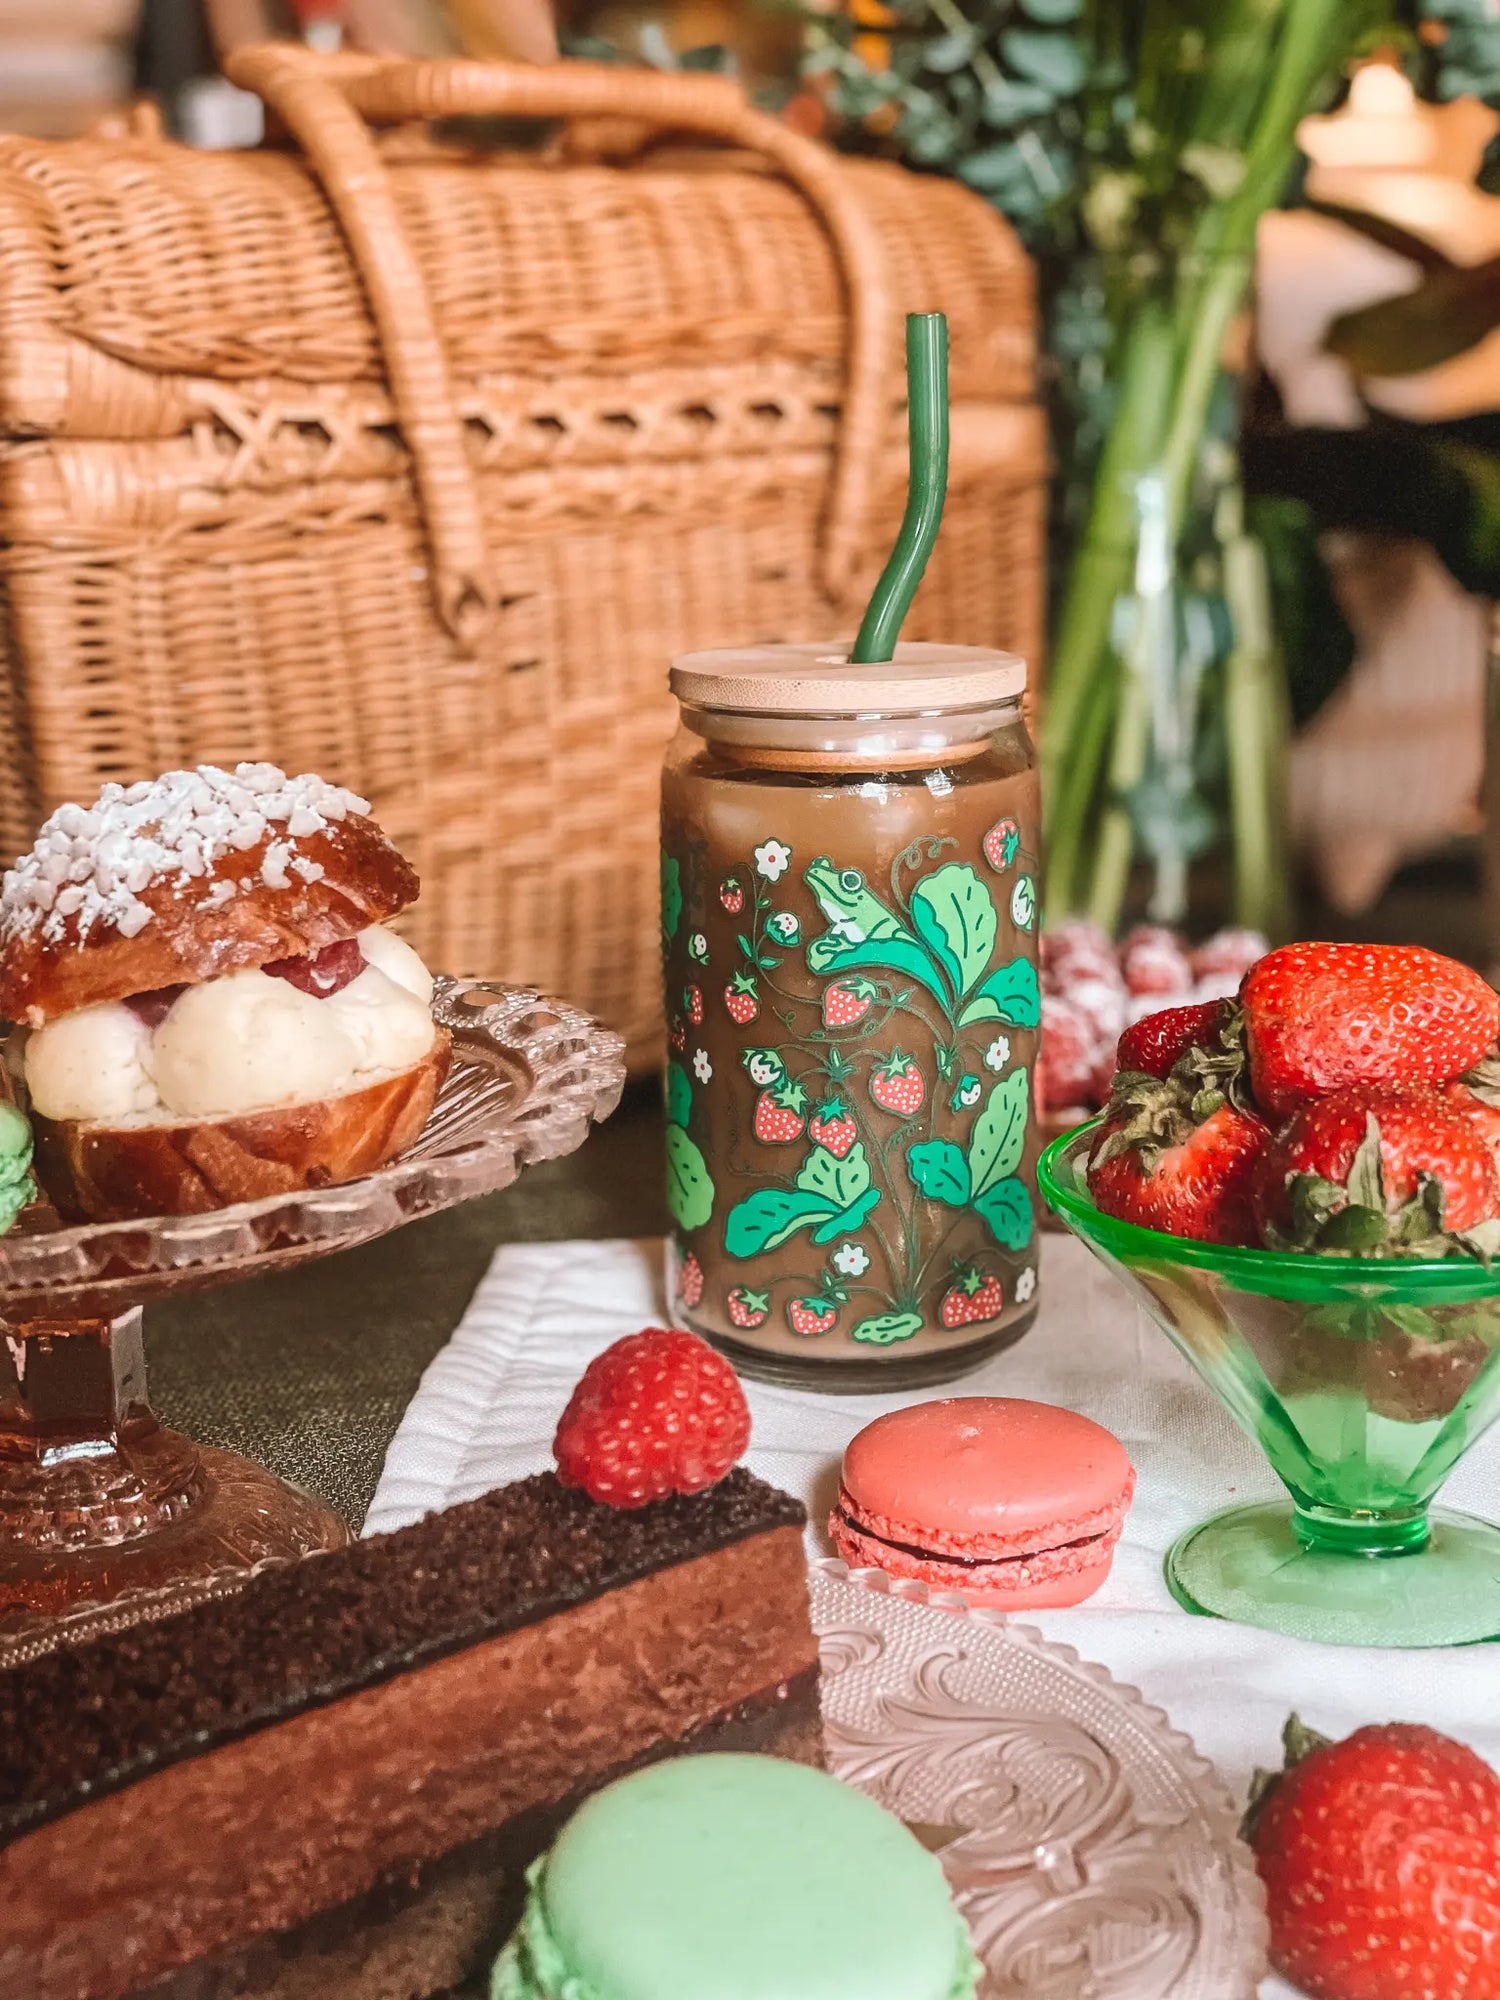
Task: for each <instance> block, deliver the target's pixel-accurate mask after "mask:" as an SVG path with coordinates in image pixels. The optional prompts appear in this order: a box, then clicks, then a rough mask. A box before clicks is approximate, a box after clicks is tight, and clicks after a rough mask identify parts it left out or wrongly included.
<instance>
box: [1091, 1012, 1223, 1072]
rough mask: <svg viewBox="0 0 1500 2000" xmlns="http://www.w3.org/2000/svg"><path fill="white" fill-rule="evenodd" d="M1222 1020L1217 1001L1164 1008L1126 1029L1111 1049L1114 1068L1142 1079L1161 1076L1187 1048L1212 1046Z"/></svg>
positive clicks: (1182, 1055)
mask: <svg viewBox="0 0 1500 2000" xmlns="http://www.w3.org/2000/svg"><path fill="white" fill-rule="evenodd" d="M1225 1018H1226V1014H1225V1009H1224V1007H1223V1005H1222V1003H1221V1002H1219V1001H1217V1000H1209V1001H1207V1002H1205V1003H1204V1005H1202V1006H1194V1007H1164V1008H1162V1009H1161V1011H1160V1012H1159V1013H1156V1014H1146V1015H1143V1016H1142V1018H1141V1019H1140V1020H1139V1021H1137V1022H1135V1023H1134V1024H1133V1026H1131V1027H1129V1028H1127V1029H1126V1030H1125V1032H1124V1034H1123V1035H1121V1037H1120V1040H1119V1044H1118V1046H1117V1047H1116V1050H1115V1068H1116V1069H1123V1070H1134V1071H1136V1072H1137V1073H1138V1074H1141V1075H1145V1076H1165V1075H1166V1074H1167V1072H1168V1071H1169V1070H1170V1069H1171V1068H1172V1067H1173V1066H1174V1064H1176V1063H1178V1062H1180V1061H1181V1060H1182V1058H1183V1057H1184V1056H1185V1055H1186V1054H1187V1052H1188V1050H1189V1049H1206V1048H1209V1047H1211V1046H1212V1044H1213V1043H1214V1041H1215V1040H1216V1038H1217V1035H1218V1030H1219V1028H1220V1027H1221V1026H1222V1025H1223V1023H1224V1021H1225Z"/></svg>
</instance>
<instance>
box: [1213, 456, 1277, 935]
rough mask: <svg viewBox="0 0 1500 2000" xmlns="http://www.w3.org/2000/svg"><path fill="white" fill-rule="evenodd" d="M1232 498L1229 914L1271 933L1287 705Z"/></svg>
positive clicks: (1228, 549) (1250, 541) (1251, 544)
mask: <svg viewBox="0 0 1500 2000" xmlns="http://www.w3.org/2000/svg"><path fill="white" fill-rule="evenodd" d="M1234 500H1235V508H1234V513H1235V515H1237V516H1238V517H1239V518H1237V519H1231V520H1229V521H1228V522H1227V523H1226V526H1227V529H1228V532H1227V533H1226V535H1225V537H1224V595H1225V598H1226V600H1227V601H1228V604H1229V613H1230V617H1231V618H1232V620H1233V622H1234V631H1235V644H1234V650H1233V651H1232V652H1231V653H1230V655H1229V658H1228V659H1227V660H1226V662H1225V664H1224V733H1225V738H1226V741H1227V745H1228V757H1229V813H1230V825H1231V828H1232V831H1233V838H1234V916H1235V922H1236V923H1240V924H1245V925H1248V926H1249V927H1250V928H1251V929H1252V930H1258V931H1264V932H1266V934H1267V935H1268V936H1269V937H1271V938H1273V939H1274V938H1278V937H1285V936H1286V935H1287V932H1288V930H1289V921H1288V919H1289V914H1290V913H1289V907H1288V903H1289V899H1288V894H1287V858H1286V842H1285V837H1284V827H1285V798H1284V791H1285V787H1284V783H1283V779H1284V774H1285V768H1286V755H1287V739H1288V736H1289V733H1290V715H1289V706H1290V705H1289V703H1288V700H1287V691H1286V675H1285V671H1284V668H1283V662H1282V658H1281V652H1280V648H1279V647H1278V646H1277V643H1276V636H1275V632H1274V630H1273V628H1272V622H1271V583H1270V575H1269V572H1268V570H1267V567H1266V558H1265V551H1264V550H1263V549H1262V548H1261V545H1260V543H1259V542H1258V541H1256V539H1255V537H1254V536H1253V535H1250V534H1248V533H1246V532H1245V529H1244V524H1243V500H1242V497H1241V495H1240V494H1239V492H1238V491H1236V493H1235V495H1234Z"/></svg>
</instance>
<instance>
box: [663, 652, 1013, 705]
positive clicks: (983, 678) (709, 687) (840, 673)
mask: <svg viewBox="0 0 1500 2000" xmlns="http://www.w3.org/2000/svg"><path fill="white" fill-rule="evenodd" d="M848 657H849V655H848V649H847V647H839V646H836V645H827V646H818V645H808V646H726V647H723V648H721V649H719V650H716V651H714V652H711V653H682V654H680V655H679V656H678V657H677V658H676V659H675V660H674V661H673V662H672V692H673V694H675V695H676V696H677V697H678V698H679V700H681V701H685V702H688V703H690V704H691V705H692V706H693V707H695V708H708V709H720V710H727V711H730V712H732V713H735V714H756V715H870V714H873V715H930V714H933V713H934V712H941V711H943V710H948V709H965V708H982V707H984V706H985V705H986V704H988V703H993V702H1004V701H1014V700H1016V699H1017V698H1018V697H1019V696H1020V695H1021V694H1022V693H1023V692H1024V690H1025V687H1026V662H1025V661H1024V660H1022V659H1019V658H1018V657H1017V656H1016V655H1015V654H1014V653H1001V652H996V651H994V650H993V649H992V648H990V647H988V646H934V645H925V644H914V645H900V646H898V647H897V648H896V657H895V659H894V660H886V661H882V662H878V663H876V664H873V665H869V666H857V667H856V666H850V665H849V664H848Z"/></svg>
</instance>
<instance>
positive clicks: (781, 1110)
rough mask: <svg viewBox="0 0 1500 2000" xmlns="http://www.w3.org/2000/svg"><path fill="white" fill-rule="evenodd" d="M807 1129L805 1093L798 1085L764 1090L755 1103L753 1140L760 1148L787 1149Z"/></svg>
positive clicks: (791, 1084) (785, 1084)
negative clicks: (756, 1141) (775, 1147)
mask: <svg viewBox="0 0 1500 2000" xmlns="http://www.w3.org/2000/svg"><path fill="white" fill-rule="evenodd" d="M806 1126H807V1092H806V1091H805V1090H804V1089H803V1088H802V1086H801V1084H800V1083H783V1084H779V1085H778V1086H777V1088H776V1089H775V1090H763V1091H762V1092H761V1094H760V1096H759V1097H757V1098H756V1100H755V1136H756V1138H757V1139H759V1140H760V1142H761V1144H762V1145H763V1146H789V1145H790V1144H791V1143H792V1141H793V1140H794V1139H800V1138H801V1137H802V1134H803V1131H804V1130H805V1129H806Z"/></svg>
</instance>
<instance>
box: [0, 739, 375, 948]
mask: <svg viewBox="0 0 1500 2000" xmlns="http://www.w3.org/2000/svg"><path fill="white" fill-rule="evenodd" d="M369 810H370V807H369V802H368V800H366V799H362V798H360V797H358V795H357V794H356V793H354V792H349V791H345V790H344V788H343V787H342V786H341V785H330V784H327V783H325V781H324V780H323V779H322V778H319V777H316V776H314V775H313V774H312V773H311V772H304V773H303V775H302V776H301V777H297V778H289V777H288V776H287V775H286V773H285V771H281V770H278V769H277V767H276V766H275V765H274V764H237V765H236V766H235V768H234V770H233V771H221V770H219V769H218V767H217V766H216V765H213V764H200V765H199V766H198V768H197V769H196V770H195V771H168V772H167V773H166V774H165V775H164V776H163V777H160V778H157V779H156V780H155V781H154V782H152V783H150V784H145V783H142V784H136V785H106V786H105V787H104V789H103V791H102V792H100V794H99V797H98V799H97V800H96V801H95V803H94V804H93V805H92V806H77V805H66V806H59V807H58V809H57V811H56V812H55V813H53V815H52V817H51V818H50V819H49V820H48V821H47V822H46V824H45V825H44V826H43V828H42V830H41V832H40V833H39V834H38V835H37V837H36V842H35V844H34V845H33V847H32V849H31V852H30V853H29V854H24V855H22V857H21V859H20V860H19V861H18V862H17V863H16V865H15V867H14V868H12V869H10V870H8V871H7V873H6V876H5V881H4V885H3V887H0V938H7V939H8V938H13V937H21V936H27V935H29V934H30V933H31V932H33V931H35V930H36V929H38V928H39V927H40V930H41V933H42V936H43V937H44V938H47V939H49V940H53V941H55V940H57V939H60V938H61V937H63V936H64V934H65V933H66V931H67V929H68V925H69V920H70V919H75V920H76V928H77V935H78V936H79V937H80V938H85V937H87V936H88V934H89V932H90V931H91V930H92V929H93V928H94V926H95V925H96V924H103V925H106V926H107V927H109V928H110V929H112V930H116V931H118V932H119V934H120V935H121V937H127V938H130V937H135V936H136V935H137V934H138V933H139V932H140V931H143V930H144V929H145V928H146V925H147V924H148V923H150V921H151V910H150V907H149V905H147V904H146V903H144V902H142V901H141V897H142V894H143V893H144V892H145V891H146V890H148V889H150V888H151V887H152V886H153V885H155V884H157V883H160V882H164V881H165V882H171V883H172V884H174V885H175V886H176V887H177V888H178V889H179V890H181V891H186V890H189V889H191V888H192V886H193V885H194V883H195V882H201V881H202V879H203V877H204V876H206V875H208V874H210V873H211V872H212V870H213V868H214V865H215V863H216V861H217V860H218V858H219V856H220V855H223V854H226V853H236V852H237V853H248V852H249V851H250V850H251V849H252V848H255V847H258V846H260V845H261V843H262V842H266V843H267V844H266V848H265V853H264V855H263V857H262V859H261V864H260V879H261V881H262V882H263V883H264V884H265V886H266V887H267V888H268V889H289V888H291V887H293V886H294V881H293V873H292V872H291V871H295V875H296V876H297V877H298V878H300V879H301V881H306V882H315V881H316V880H317V879H318V877H319V876H320V875H321V874H322V872H323V871H322V868H321V866H320V865H319V864H318V863H317V862H316V861H312V860H310V859H308V858H307V857H306V856H304V855H298V854H297V852H296V843H297V842H298V841H299V840H303V839H306V838H307V837H308V836H309V835H310V834H315V833H321V832H323V831H324V830H325V829H326V828H328V827H329V826H333V825H337V823H338V822H339V821H340V820H342V819H345V818H346V817H347V816H348V815H349V814H350V813H367V812H368V811H369ZM254 880H255V878H254V877H253V876H251V875H248V874H247V875H243V876H241V877H240V878H239V886H240V887H241V888H251V887H253V886H254ZM236 893H237V892H236V888H235V885H234V883H233V882H229V881H220V882H216V883H213V884H210V885H206V893H205V895H204V896H203V897H202V898H201V899H200V902H199V907H200V908H203V907H208V908H213V907H215V906H217V905H219V904H222V903H224V902H227V901H228V900H229V899H230V898H231V897H232V896H234V895H235V894H236Z"/></svg>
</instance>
